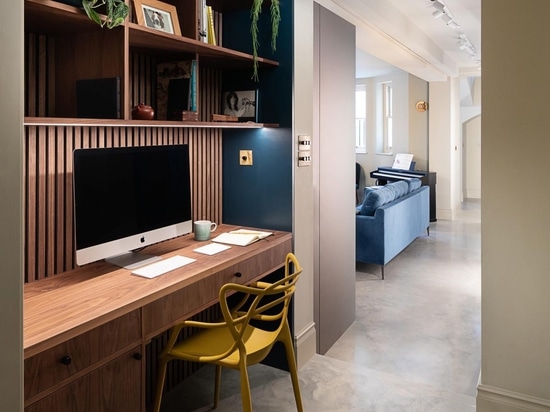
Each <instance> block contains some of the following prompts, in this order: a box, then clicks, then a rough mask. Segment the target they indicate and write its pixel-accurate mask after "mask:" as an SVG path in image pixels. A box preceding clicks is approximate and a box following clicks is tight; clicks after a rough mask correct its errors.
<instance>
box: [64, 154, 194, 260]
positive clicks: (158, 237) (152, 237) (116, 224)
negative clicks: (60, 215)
mask: <svg viewBox="0 0 550 412" xmlns="http://www.w3.org/2000/svg"><path fill="white" fill-rule="evenodd" d="M73 161H74V168H73V189H74V197H73V198H74V218H75V239H76V261H77V264H78V265H83V264H86V263H90V262H93V261H97V260H100V259H104V258H110V257H113V256H118V255H123V254H127V255H126V256H127V258H128V259H130V260H131V261H133V260H132V259H133V258H132V256H134V257H136V258H138V260H139V257H140V256H135V255H136V254H133V253H131V252H132V251H134V250H136V249H140V248H143V247H145V246H148V245H151V244H153V243H157V242H160V241H163V240H166V239H170V238H173V237H176V236H180V235H183V234H186V233H190V232H191V229H192V215H191V186H190V167H189V148H188V146H187V145H167V146H145V147H117V148H97V149H95V148H94V149H77V150H75V151H74V153H73Z"/></svg>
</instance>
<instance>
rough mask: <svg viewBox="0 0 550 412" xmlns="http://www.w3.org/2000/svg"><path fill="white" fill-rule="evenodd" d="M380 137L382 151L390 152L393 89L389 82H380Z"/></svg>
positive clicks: (391, 147)
mask: <svg viewBox="0 0 550 412" xmlns="http://www.w3.org/2000/svg"><path fill="white" fill-rule="evenodd" d="M382 104H383V108H384V110H383V112H382V138H383V152H384V153H391V152H392V149H393V124H392V121H393V118H392V116H393V113H392V105H393V91H392V84H391V82H388V83H383V84H382Z"/></svg>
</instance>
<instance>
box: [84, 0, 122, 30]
mask: <svg viewBox="0 0 550 412" xmlns="http://www.w3.org/2000/svg"><path fill="white" fill-rule="evenodd" d="M101 6H106V7H107V10H106V11H107V14H106V18H105V20H102V19H101V17H100V16H99V14H98V13H97V12H96V11H95V9H97V8H98V7H101ZM82 7H84V10H85V11H86V14H87V15H88V17H89V18H90V20H92V21H94V22H96V23H97V24H99V25H100V26H101V27H104V26H107V28H108V29H112V28H113V27H116V26H120V25H121V24H122V23H124V20H125V19H126V17H128V13H129V11H130V9H129V7H128V5H127V4H126V3H125V2H124V0H82Z"/></svg>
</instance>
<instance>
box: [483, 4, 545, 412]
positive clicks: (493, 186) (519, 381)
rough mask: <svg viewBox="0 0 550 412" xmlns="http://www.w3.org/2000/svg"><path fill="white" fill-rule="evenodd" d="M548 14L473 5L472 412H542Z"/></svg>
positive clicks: (536, 7) (539, 8) (535, 7)
mask: <svg viewBox="0 0 550 412" xmlns="http://www.w3.org/2000/svg"><path fill="white" fill-rule="evenodd" d="M547 14H550V2H548V1H547V0H531V1H528V2H517V1H515V0H483V2H482V37H483V55H482V61H483V83H482V89H483V92H482V94H483V102H482V107H483V117H482V136H483V149H482V154H481V156H482V158H481V160H482V163H481V164H482V166H481V169H482V187H481V192H482V209H481V212H482V219H483V220H482V221H483V224H482V230H481V241H482V267H481V269H482V298H481V299H482V302H481V304H482V307H481V309H482V340H481V341H482V348H481V350H482V353H481V359H482V364H481V384H480V385H479V387H478V396H477V411H478V412H493V411H498V412H501V411H505V412H513V411H550V326H549V325H550V324H549V322H550V321H549V319H550V295H549V293H550V274H549V268H550V253H549V248H550V214H549V213H548V209H549V206H550V184H548V182H547V181H546V165H547V164H548V155H549V154H550V139H549V138H548V131H549V121H548V117H549V114H548V112H549V110H548V109H549V103H548V102H549V100H548V99H549V97H548V94H549V93H548V90H549V87H550V80H549V78H548V73H550V47H549V45H550V32H549V31H548V30H542V29H541V28H540V27H539V28H536V26H534V22H539V21H541V16H546V15H547ZM511 28H512V29H511ZM518 171H520V173H518Z"/></svg>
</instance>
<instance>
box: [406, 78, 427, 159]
mask: <svg viewBox="0 0 550 412" xmlns="http://www.w3.org/2000/svg"><path fill="white" fill-rule="evenodd" d="M428 97H429V96H428V83H427V82H426V81H424V80H422V79H419V78H418V77H415V76H413V75H409V96H408V102H407V109H408V110H409V153H412V154H414V158H413V160H414V161H415V162H416V165H415V168H416V169H417V170H429V168H428V166H429V165H428V163H429V162H428V159H429V152H428V150H429V145H428V116H429V113H430V112H429V109H428V110H427V111H425V112H419V111H418V110H417V109H416V103H417V102H418V101H420V100H422V101H425V102H427V101H428ZM428 107H429V104H428Z"/></svg>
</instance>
